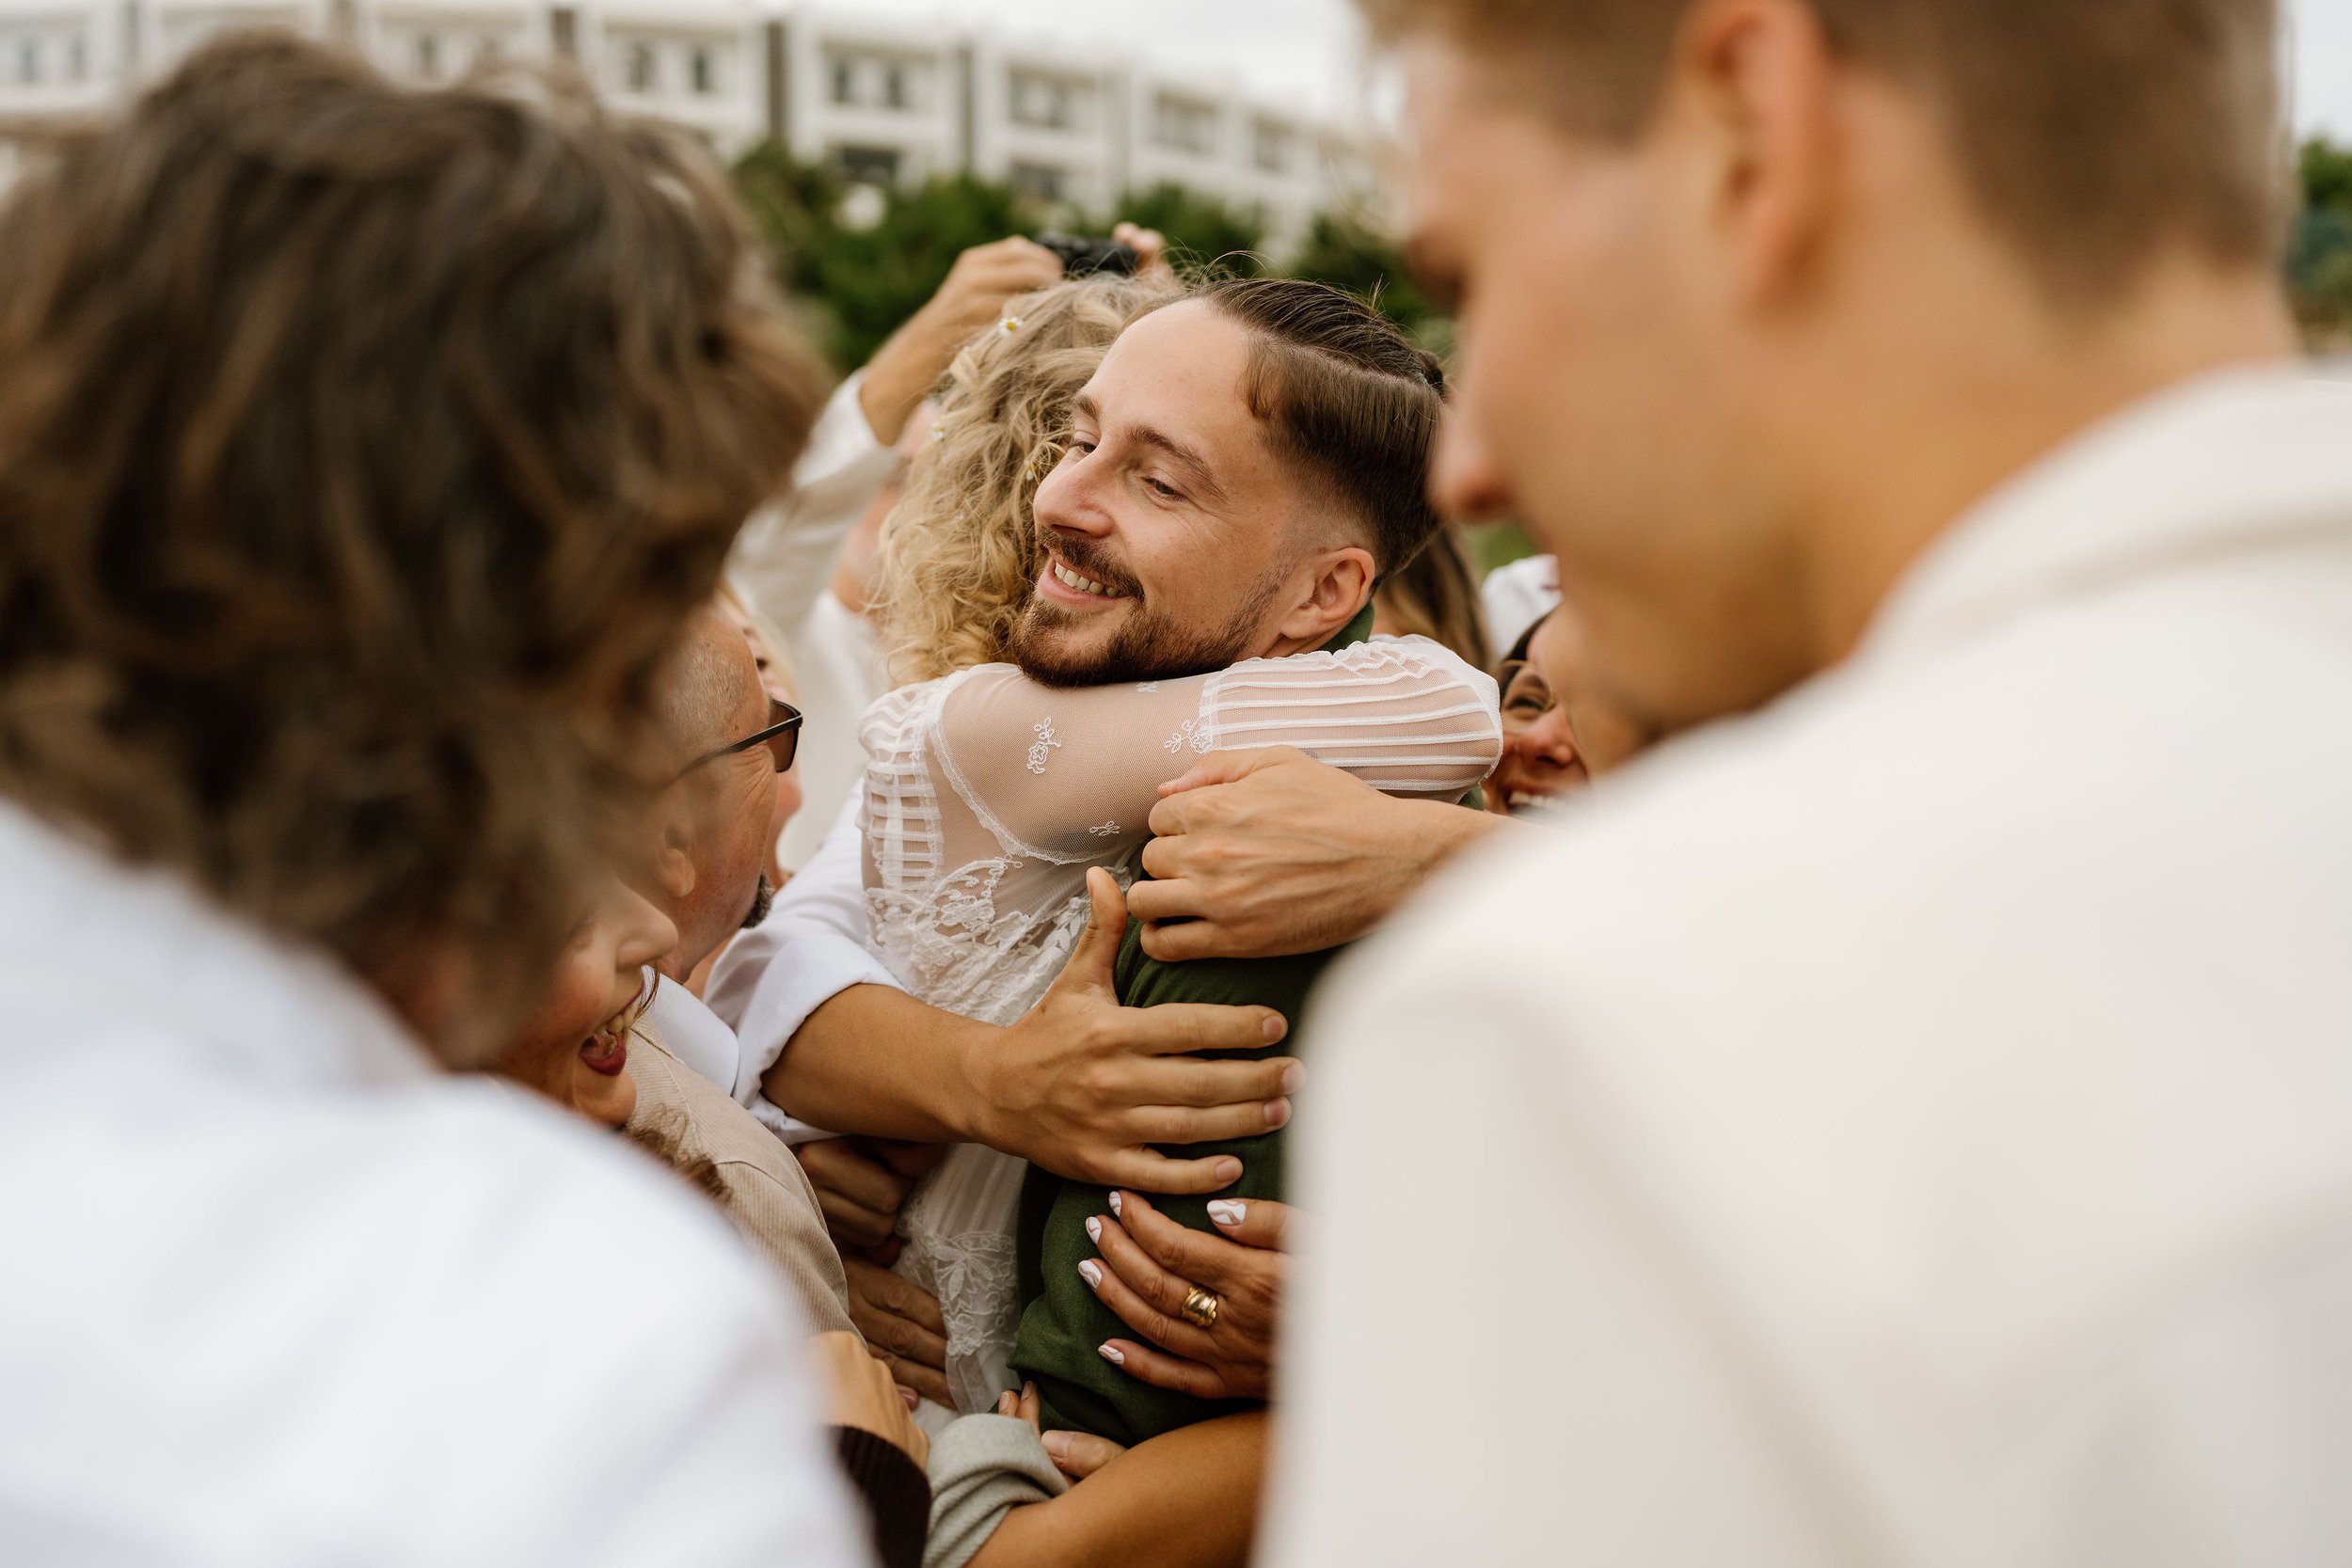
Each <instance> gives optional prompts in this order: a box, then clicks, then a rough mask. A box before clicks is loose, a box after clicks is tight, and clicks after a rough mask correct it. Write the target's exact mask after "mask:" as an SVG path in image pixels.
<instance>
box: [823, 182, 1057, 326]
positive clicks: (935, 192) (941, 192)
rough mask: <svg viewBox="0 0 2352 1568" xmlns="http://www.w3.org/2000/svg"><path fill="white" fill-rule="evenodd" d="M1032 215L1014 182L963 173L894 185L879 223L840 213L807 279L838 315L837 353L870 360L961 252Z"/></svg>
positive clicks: (1013, 230) (1016, 228)
mask: <svg viewBox="0 0 2352 1568" xmlns="http://www.w3.org/2000/svg"><path fill="white" fill-rule="evenodd" d="M1028 217H1029V214H1027V213H1026V212H1025V210H1024V208H1023V206H1022V203H1021V201H1020V199H1019V198H1017V197H1015V196H1014V195H1013V193H1012V192H1011V190H1010V189H1009V188H1008V187H1006V186H1004V185H999V184H995V183H993V182H989V181H985V180H975V179H973V178H972V177H971V176H969V175H963V174H959V175H955V176H952V177H950V178H947V179H944V180H932V181H930V182H927V183H925V184H923V185H920V186H917V187H916V188H914V190H910V191H894V192H892V193H891V195H890V197H889V198H888V202H887V204H886V205H885V207H884V208H883V211H882V221H881V222H880V223H878V224H876V225H874V226H873V227H872V228H871V229H866V230H850V229H845V228H842V227H841V226H840V224H839V223H838V221H837V219H836V221H835V222H834V225H833V229H832V232H831V233H830V235H829V236H828V237H827V239H826V241H825V243H824V245H823V246H822V249H821V250H820V252H819V254H818V258H817V264H816V266H815V268H814V269H813V271H812V274H811V276H810V277H809V278H808V281H807V283H806V285H805V287H806V289H807V291H808V293H809V294H810V296H811V300H812V303H813V304H814V305H815V306H816V307H817V308H818V309H820V310H822V311H823V312H824V313H826V314H827V315H829V316H830V317H831V318H832V324H833V332H832V341H831V344H830V346H831V348H832V350H833V354H834V358H835V359H836V360H838V361H839V362H840V363H841V364H843V365H862V364H864V363H865V362H866V360H867V359H869V358H871V357H872V356H873V353H874V351H875V350H876V349H878V348H880V347H882V340H883V339H885V338H887V337H889V336H890V335H891V334H892V333H893V332H896V331H897V330H898V326H899V325H900V324H901V323H903V322H904V321H905V320H906V319H907V318H908V317H909V316H911V315H913V314H914V312H915V311H916V310H918V309H921V308H922V305H923V302H924V301H925V300H927V299H929V298H930V297H931V294H932V293H934V292H935V291H937V289H938V288H939V286H940V284H941V283H943V282H945V281H946V277H947V269H948V268H950V267H952V266H954V265H955V262H956V258H957V256H959V255H960V254H961V253H962V252H963V251H965V250H968V249H970V248H971V247H972V246H974V245H986V244H988V242H989V241H991V240H1001V239H1003V238H1004V237H1005V236H1006V235H1008V234H1018V233H1020V232H1022V231H1023V230H1025V228H1027V227H1029V222H1028Z"/></svg>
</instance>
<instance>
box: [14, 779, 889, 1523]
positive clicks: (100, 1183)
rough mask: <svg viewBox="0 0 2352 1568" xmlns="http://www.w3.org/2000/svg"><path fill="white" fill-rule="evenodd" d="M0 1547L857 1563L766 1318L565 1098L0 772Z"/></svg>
mask: <svg viewBox="0 0 2352 1568" xmlns="http://www.w3.org/2000/svg"><path fill="white" fill-rule="evenodd" d="M0 1017H5V1018H6V1020H7V1028H6V1029H5V1030H0V1063H4V1064H5V1066H6V1073H5V1082H6V1083H7V1085H8V1092H7V1093H6V1094H4V1095H0V1194H5V1195H6V1196H5V1199H4V1200H0V1562H9V1563H27V1564H30V1563H50V1562H72V1563H77V1564H83V1563H87V1564H111V1563H125V1564H128V1563H139V1564H143V1565H144V1564H155V1563H191V1564H193V1563H219V1564H238V1565H240V1568H267V1565H271V1564H279V1563H287V1564H292V1563H317V1562H329V1561H332V1562H342V1563H355V1564H417V1565H420V1568H423V1565H431V1568H447V1565H463V1564H475V1563H479V1564H485V1565H489V1564H497V1565H500V1568H509V1565H515V1564H551V1565H552V1564H563V1565H574V1564H585V1563H614V1564H640V1563H649V1562H693V1563H696V1564H701V1565H710V1564H727V1563H742V1564H750V1563H765V1564H774V1563H796V1564H811V1565H817V1564H823V1565H828V1568H830V1565H836V1564H848V1563H854V1562H861V1561H863V1560H865V1556H864V1548H863V1546H862V1544H860V1543H859V1541H858V1540H857V1536H856V1533H855V1527H854V1526H853V1524H852V1515H851V1514H850V1511H849V1508H848V1506H847V1503H846V1500H845V1497H844V1490H843V1488H842V1486H841V1485H840V1483H839V1482H838V1481H837V1479H836V1477H835V1475H834V1468H833V1465H832V1464H831V1462H830V1457H829V1454H828V1452H827V1450H826V1449H825V1447H824V1446H823V1444H822V1438H821V1435H820V1429H819V1427H818V1414H817V1409H816V1405H817V1398H816V1395H815V1393H814V1391H813V1389H812V1388H811V1386H810V1383H809V1378H808V1376H807V1374H806V1373H805V1371H804V1370H803V1363H802V1361H801V1358H800V1357H801V1347H800V1343H799V1341H800V1338H801V1330H800V1326H799V1325H800V1318H799V1312H798V1308H797V1307H796V1306H795V1305H794V1304H793V1303H791V1302H789V1301H788V1300H787V1299H786V1297H785V1295H784V1293H783V1291H782V1290H781V1287H780V1286H779V1284H778V1282H777V1281H776V1280H775V1279H774V1278H772V1277H771V1275H770V1274H769V1273H768V1271H766V1270H765V1269H763V1268H762V1267H761V1265H760V1264H759V1263H758V1262H756V1261H755V1259H753V1258H752V1257H751V1256H750V1255H749V1254H748V1253H747V1251H746V1250H745V1249H744V1247H743V1246H742V1244H741V1243H739V1241H738V1240H737V1238H736V1237H735V1236H734V1235H733V1234H732V1233H731V1232H730V1231H729V1230H728V1229H727V1228H726V1227H725V1226H724V1224H723V1222H722V1221H721V1220H720V1219H719V1218H718V1216H717V1215H716V1213H715V1212H712V1211H710V1210H709V1208H708V1207H707V1205H704V1204H702V1203H701V1202H699V1200H698V1199H696V1198H695V1197H694V1196H692V1195H691V1194H689V1193H688V1192H687V1191H686V1190H685V1189H684V1188H683V1187H681V1186H680V1185H678V1184H677V1183H676V1182H675V1180H673V1179H671V1178H670V1177H668V1176H667V1175H666V1174H664V1173H662V1172H660V1170H658V1169H657V1168H656V1167H654V1166H653V1164H651V1163H650V1162H649V1161H645V1160H644V1159H642V1158H641V1157H640V1156H638V1155H637V1154H636V1153H635V1152H634V1151H633V1150H631V1149H630V1148H627V1147H626V1146H624V1145H623V1144H622V1143H621V1142H620V1140H619V1139H618V1137H617V1136H616V1135H610V1134H603V1133H600V1132H597V1131H596V1130H595V1129H593V1128H590V1127H589V1126H588V1125H587V1124H585V1123H584V1122H580V1121H579V1120H577V1119H576V1118H572V1117H565V1116H563V1115H561V1114H559V1113H558V1112H556V1111H555V1110H553V1109H552V1108H551V1107H545V1106H542V1105H540V1104H539V1103H537V1102H536V1101H531V1100H529V1099H528V1097H526V1096H524V1095H522V1094H520V1093H519V1092H517V1091H514V1090H511V1089H508V1088H505V1087H503V1086H501V1085H495V1084H492V1083H490V1082H488V1081H485V1080H480V1079H469V1078H453V1077H449V1076H446V1075H443V1074H442V1073H440V1072H438V1071H437V1070H436V1069H434V1067H433V1065H432V1064H431V1063H430V1062H429V1061H428V1060H427V1059H426V1057H425V1056H424V1054H423V1053H421V1051H420V1050H419V1049H418V1048H417V1047H416V1046H415V1045H414V1044H413V1043H411V1041H410V1040H409V1038H408V1037H406V1036H405V1033H404V1032H403V1031H402V1029H401V1028H400V1027H399V1025H398V1024H397V1023H396V1022H394V1021H393V1020H392V1018H391V1017H390V1016H389V1014H388V1013H387V1012H386V1011H385V1010H384V1009H383V1008H382V1007H381V1006H379V1005H378V1004H377V1003H376V1002H375V1001H374V1000H373V997H372V996H370V995H369V994H368V993H366V992H364V991H362V990H360V989H359V988H358V986H356V985H355V984H353V983H352V982H351V981H350V980H348V979H347V978H346V977H344V976H343V975H342V974H341V973H340V972H338V971H337V970H335V969H334V968H333V967H332V966H331V965H329V964H327V963H326V962H325V961H323V960H321V959H319V958H310V957H305V956H302V955H298V954H294V953H292V952H289V951H287V950H285V949H283V948H281V947H278V946H277V945H275V944H273V943H271V942H268V941H266V940H265V939H263V938H262V936H260V935H259V934H258V933H256V932H254V931H252V930H251V929H249V928H248V927H244V926H243V925H241V924H240V923H238V922H236V921H235V920H233V919H231V918H230V917H229V916H227V915H225V914H223V913H221V912H220V911H217V910H215V909H214V908H212V907H211V906H209V905H207V904H205V903H204V902H202V901H201V900H200V899H199V898H198V897H197V896H196V895H194V894H192V893H191V892H190V891H189V890H187V889H186V888H185V887H184V886H183V885H182V884H180V883H178V882H176V881H175V880H173V879H169V878H166V877H163V876H158V875H137V874H133V873H130V872H127V871H124V870H122V869H120V868H119V867H118V866H116V865H114V864H113V863H110V862H109V861H107V860H106V859H104V858H103V857H102V856H100V855H98V854H96V853H93V852H91V851H90V850H88V849H86V848H84V847H81V846H79V845H77V844H74V843H72V842H69V841H68V840H67V839H66V838H64V837H62V836H60V835H59V834H58V833H56V832H53V831H51V830H50V829H48V828H45V827H42V826H40V825H38V824H36V823H35V822H34V821H33V820H32V819H31V818H30V817H28V816H25V815H24V814H23V813H22V812H20V811H18V810H17V809H16V808H14V807H13V806H9V805H8V804H6V803H0Z"/></svg>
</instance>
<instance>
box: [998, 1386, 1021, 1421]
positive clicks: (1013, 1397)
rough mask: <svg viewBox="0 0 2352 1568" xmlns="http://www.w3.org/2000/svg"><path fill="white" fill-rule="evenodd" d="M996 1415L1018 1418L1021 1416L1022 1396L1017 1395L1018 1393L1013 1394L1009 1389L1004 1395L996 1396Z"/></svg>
mask: <svg viewBox="0 0 2352 1568" xmlns="http://www.w3.org/2000/svg"><path fill="white" fill-rule="evenodd" d="M996 1414H997V1415H999V1416H1018V1415H1020V1414H1021V1396H1020V1395H1018V1394H1016V1393H1014V1392H1013V1391H1012V1390H1011V1389H1009V1388H1008V1389H1006V1390H1005V1391H1004V1392H1003V1393H1001V1394H999V1395H997V1396H996Z"/></svg>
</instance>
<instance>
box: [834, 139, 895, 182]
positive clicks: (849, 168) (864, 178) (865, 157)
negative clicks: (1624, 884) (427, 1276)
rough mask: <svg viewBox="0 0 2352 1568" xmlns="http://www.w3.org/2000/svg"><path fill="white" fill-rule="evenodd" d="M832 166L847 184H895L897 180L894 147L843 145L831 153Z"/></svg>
mask: <svg viewBox="0 0 2352 1568" xmlns="http://www.w3.org/2000/svg"><path fill="white" fill-rule="evenodd" d="M833 159H834V169H835V170H837V171H838V172H839V174H840V176H841V181H842V183H844V184H847V185H895V184H897V183H898V149H897V148H895V147H844V148H839V149H836V150H834V155H833Z"/></svg>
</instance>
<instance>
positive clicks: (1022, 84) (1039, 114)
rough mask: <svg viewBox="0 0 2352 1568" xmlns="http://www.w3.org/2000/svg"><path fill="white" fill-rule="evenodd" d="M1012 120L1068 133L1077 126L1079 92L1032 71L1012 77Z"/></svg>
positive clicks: (1064, 83)
mask: <svg viewBox="0 0 2352 1568" xmlns="http://www.w3.org/2000/svg"><path fill="white" fill-rule="evenodd" d="M1011 97H1012V119H1013V123H1014V124H1016V125H1036V126H1041V127H1043V128H1044V129H1046V130H1049V131H1067V130H1069V129H1070V128H1071V127H1072V126H1073V125H1074V124H1076V123H1077V119H1078V104H1077V100H1078V93H1077V88H1076V87H1075V85H1074V84H1073V83H1071V82H1067V81H1064V80H1061V79H1060V78H1057V77H1053V76H1041V75H1039V74H1038V73H1037V72H1036V71H1015V72H1013V77H1012V94H1011Z"/></svg>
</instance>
